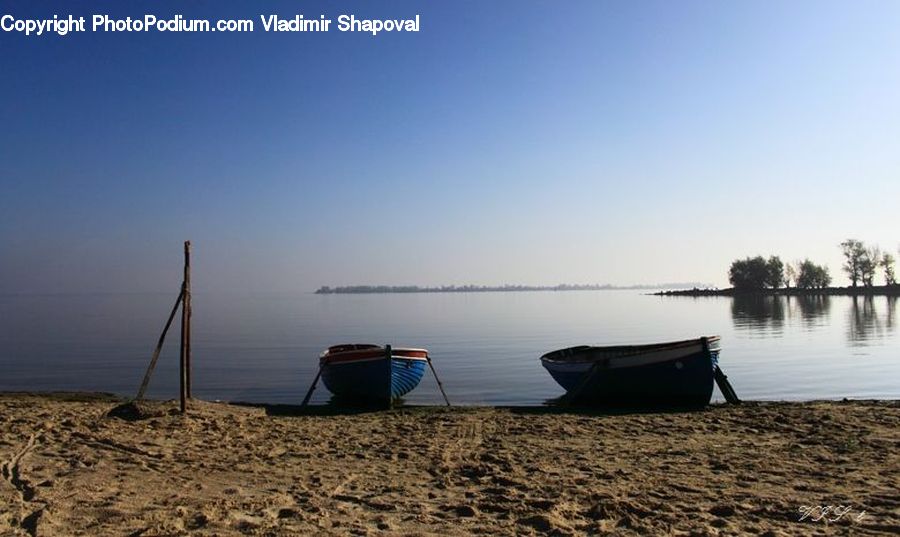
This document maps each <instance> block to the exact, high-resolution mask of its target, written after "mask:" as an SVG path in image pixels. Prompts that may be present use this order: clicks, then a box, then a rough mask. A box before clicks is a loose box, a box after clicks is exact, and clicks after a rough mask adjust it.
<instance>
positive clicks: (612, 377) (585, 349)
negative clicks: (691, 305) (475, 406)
mask: <svg viewBox="0 0 900 537" xmlns="http://www.w3.org/2000/svg"><path fill="white" fill-rule="evenodd" d="M718 355H719V337H718V336H713V337H703V338H699V339H691V340H686V341H675V342H671V343H657V344H653V345H629V346H615V347H591V346H587V345H582V346H579V347H569V348H566V349H560V350H557V351H553V352H549V353H547V354H545V355H543V356H541V364H542V365H543V366H544V368H546V369H547V371H548V372H549V373H550V375H551V376H552V377H553V379H554V380H556V382H557V383H559V385H560V386H562V387H563V388H565V390H566V396H565V398H566V399H568V400H570V401H571V400H579V401H582V402H587V403H594V404H624V405H647V404H649V405H657V404H665V405H678V406H704V405H707V404H709V401H710V399H711V398H712V391H713V381H714V380H715V377H716V369H717V367H718V363H717V360H718ZM723 376H724V375H723Z"/></svg>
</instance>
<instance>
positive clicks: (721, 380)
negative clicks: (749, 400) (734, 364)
mask: <svg viewBox="0 0 900 537" xmlns="http://www.w3.org/2000/svg"><path fill="white" fill-rule="evenodd" d="M700 341H701V343H702V344H703V352H706V353H708V354H711V353H712V351H711V350H710V349H709V340H708V339H707V338H705V337H704V338H700ZM714 364H715V365H714V368H715V371H714V372H713V378H715V380H716V384H717V385H718V386H719V391H721V392H722V395H723V396H725V401H726V402H728V403H730V404H732V405H739V404H741V400H740V399H738V396H737V392H735V391H734V388H733V387H732V386H731V383H730V382H728V377H727V376H726V375H725V372H724V371H722V368H721V367H719V363H718V360H715V361H714Z"/></svg>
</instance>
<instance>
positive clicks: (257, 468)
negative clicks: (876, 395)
mask: <svg viewBox="0 0 900 537" xmlns="http://www.w3.org/2000/svg"><path fill="white" fill-rule="evenodd" d="M116 404H117V402H116V401H115V400H113V399H112V398H103V397H100V396H87V395H77V394H68V395H66V394H56V395H24V394H3V395H0V409H2V410H0V424H2V427H0V460H2V475H3V480H2V482H0V534H2V535H78V534H82V535H132V536H139V535H140V536H151V535H186V534H196V535H241V534H243V535H310V534H334V535H345V534H351V535H367V534H375V533H389V534H398V535H429V534H452V535H471V534H484V535H496V534H503V535H514V534H515V535H521V534H553V535H573V534H611V535H612V534H615V535H629V534H670V535H733V534H745V533H753V534H766V535H826V534H829V535H830V534H848V535H850V534H853V535H882V534H883V535H889V534H897V533H898V532H900V492H898V485H900V449H898V445H900V404H898V402H815V403H802V404H800V403H771V404H758V403H757V404H745V405H742V406H738V407H734V406H712V407H710V408H709V409H707V410H704V411H699V412H690V413H639V414H621V415H618V414H598V413H588V412H579V411H570V412H565V413H562V412H557V411H553V410H548V409H525V408H523V409H503V408H454V409H441V408H407V409H399V410H393V411H382V412H361V413H346V414H342V413H337V412H334V411H330V410H327V409H324V410H323V409H319V410H318V411H317V412H315V413H312V414H309V413H307V414H302V413H298V412H297V409H296V408H292V407H274V406H273V407H259V406H257V407H254V406H240V405H230V404H224V403H209V402H200V401H194V402H193V403H192V405H191V411H190V413H189V415H187V416H181V415H179V414H178V413H177V412H176V411H175V410H176V405H175V404H174V403H172V402H156V403H150V404H148V406H147V409H148V410H149V412H150V414H152V416H149V417H147V416H144V417H142V419H124V418H122V417H114V416H109V415H108V412H109V410H110V409H112V408H113V407H115V406H116ZM829 505H830V506H844V507H843V508H841V509H840V510H835V508H832V510H831V511H830V512H829V513H828V514H827V515H826V516H825V517H821V518H820V515H821V512H819V511H818V509H817V507H818V506H829ZM804 509H806V511H804ZM810 509H812V510H811V511H810ZM805 512H806V514H807V516H806V517H805V518H804V517H803V515H804V513H805ZM838 512H840V513H842V514H841V516H838V515H837V513H838ZM801 518H803V520H801ZM816 518H819V520H814V519H816Z"/></svg>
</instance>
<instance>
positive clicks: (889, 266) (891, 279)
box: [880, 252, 897, 285]
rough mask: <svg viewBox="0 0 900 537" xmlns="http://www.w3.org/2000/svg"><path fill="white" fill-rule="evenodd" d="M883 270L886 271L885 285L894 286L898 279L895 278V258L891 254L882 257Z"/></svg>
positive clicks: (886, 253)
mask: <svg viewBox="0 0 900 537" xmlns="http://www.w3.org/2000/svg"><path fill="white" fill-rule="evenodd" d="M880 264H881V268H882V269H883V270H884V283H885V285H894V284H895V283H897V278H896V277H895V276H894V256H893V255H891V254H890V252H885V253H884V255H882V256H881V263H880Z"/></svg>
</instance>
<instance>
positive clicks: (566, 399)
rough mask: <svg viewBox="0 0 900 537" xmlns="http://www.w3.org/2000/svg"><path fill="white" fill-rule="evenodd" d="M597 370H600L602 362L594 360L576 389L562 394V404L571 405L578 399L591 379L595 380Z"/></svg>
mask: <svg viewBox="0 0 900 537" xmlns="http://www.w3.org/2000/svg"><path fill="white" fill-rule="evenodd" d="M597 371H600V362H594V363H593V364H591V368H590V369H589V370H588V372H587V374H586V375H585V376H584V378H583V379H582V380H581V382H580V383H579V384H578V386H576V387H575V389H574V390H571V391H569V392H566V394H565V395H563V396H562V399H560V404H561V405H562V406H571V405H572V404H573V403H574V402H575V401H576V400H577V399H578V397H580V396H581V392H583V391H584V389H585V388H587V386H588V384H590V383H591V381H592V380H594V376H595V375H596V374H597Z"/></svg>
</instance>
